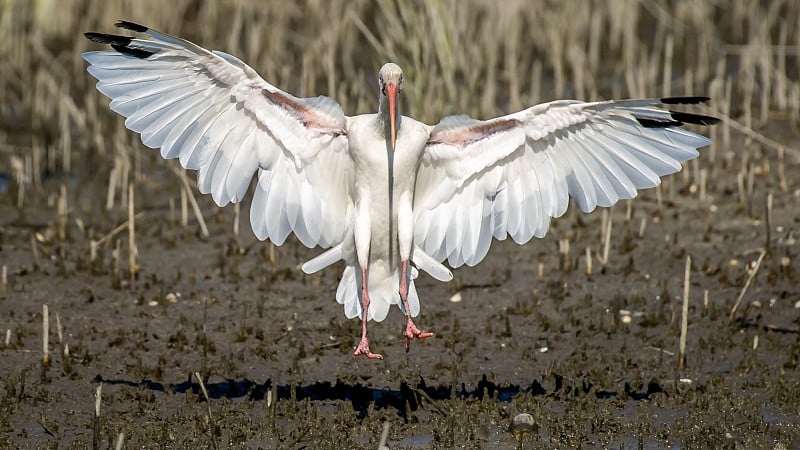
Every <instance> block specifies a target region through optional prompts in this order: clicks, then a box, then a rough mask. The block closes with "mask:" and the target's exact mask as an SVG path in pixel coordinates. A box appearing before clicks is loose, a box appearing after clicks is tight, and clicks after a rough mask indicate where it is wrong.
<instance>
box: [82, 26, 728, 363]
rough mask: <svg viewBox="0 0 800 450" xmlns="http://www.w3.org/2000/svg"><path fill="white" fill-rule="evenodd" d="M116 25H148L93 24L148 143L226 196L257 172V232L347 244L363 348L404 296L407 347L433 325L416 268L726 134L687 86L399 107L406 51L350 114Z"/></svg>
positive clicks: (628, 187) (433, 267)
mask: <svg viewBox="0 0 800 450" xmlns="http://www.w3.org/2000/svg"><path fill="white" fill-rule="evenodd" d="M116 25H117V26H118V27H120V28H124V29H128V30H132V31H135V32H139V33H145V34H147V35H149V39H140V38H133V37H126V36H117V35H110V34H103V33H86V37H87V38H89V39H90V40H92V41H95V42H99V43H103V44H110V45H111V47H112V48H113V49H114V50H115V51H96V52H88V53H84V54H83V58H84V59H85V60H86V61H88V62H89V64H90V65H89V67H88V71H89V73H90V74H91V75H93V76H94V77H95V78H97V79H98V83H97V89H98V90H99V91H100V92H102V93H103V94H105V95H106V96H108V97H110V98H111V103H110V107H111V109H112V110H114V111H116V112H117V113H119V114H121V115H123V116H125V117H127V120H126V121H125V126H127V127H128V128H129V129H131V130H133V131H135V132H137V133H141V139H142V142H143V143H144V144H145V145H147V146H148V147H151V148H160V149H161V155H162V156H163V157H164V158H179V159H180V163H181V165H182V166H183V167H185V168H187V169H194V170H199V174H198V186H199V189H200V191H201V192H203V193H210V194H211V195H212V197H213V199H214V201H215V202H216V203H217V204H218V205H220V206H224V205H226V204H228V203H230V202H238V201H240V200H242V199H243V198H244V196H245V194H246V192H247V190H248V187H249V185H250V182H251V179H252V177H253V175H254V174H255V173H256V172H257V173H258V183H257V186H256V189H255V194H254V198H253V201H252V205H251V209H250V221H251V225H252V228H253V231H254V233H255V235H256V236H257V237H258V238H259V239H262V240H263V239H270V240H271V241H272V242H273V243H275V244H276V245H281V244H283V243H284V241H285V240H286V237H287V236H288V235H289V233H294V234H295V236H296V237H297V239H299V240H300V242H302V243H303V244H304V245H306V246H307V247H309V248H314V247H322V248H327V249H328V250H327V251H325V252H324V253H322V254H321V255H319V256H317V257H316V258H314V259H312V260H310V261H308V262H306V263H305V264H304V265H303V266H302V269H303V271H304V272H306V273H314V272H317V271H319V270H321V269H323V268H325V267H328V266H330V265H332V264H334V263H337V262H339V261H344V263H345V269H344V273H343V275H342V278H341V281H340V283H339V287H338V289H337V292H336V300H337V301H338V302H339V303H341V304H343V305H344V310H345V314H346V315H347V317H348V318H353V317H360V318H361V321H362V333H361V341H360V342H359V344H358V346H357V347H356V349H355V354H356V355H366V356H367V357H369V358H382V356H381V355H379V354H376V353H372V351H370V348H369V341H368V339H367V321H369V320H375V321H378V322H380V321H382V320H383V319H384V318H385V317H386V314H387V312H388V310H389V308H390V306H391V305H393V304H394V305H398V307H400V309H401V310H402V311H403V313H404V314H405V315H406V317H407V323H406V328H405V332H404V333H403V335H404V336H405V337H406V339H407V340H406V350H408V345H409V342H410V340H412V339H413V338H425V337H429V336H432V333H426V332H421V331H420V330H419V329H418V328H417V327H416V326H415V324H414V322H413V320H412V317H416V316H417V314H418V313H419V310H420V306H419V298H418V296H417V292H416V289H415V288H414V279H415V278H417V275H418V271H417V269H420V270H422V271H424V272H427V273H428V274H429V275H431V276H432V277H434V278H436V279H438V280H441V281H449V280H450V279H452V274H451V272H450V270H449V269H448V268H447V267H445V266H444V265H442V262H443V261H444V260H447V262H448V263H449V265H450V266H451V267H453V268H455V267H459V266H461V265H463V264H467V265H470V266H471V265H475V264H477V263H479V262H480V261H481V260H482V259H483V258H484V256H486V253H487V252H488V250H489V245H490V244H491V241H492V238H495V239H498V240H503V239H506V238H507V237H509V236H510V237H511V238H512V239H514V241H516V242H517V243H520V244H522V243H525V242H527V241H528V240H530V239H531V238H532V237H533V236H536V237H542V236H544V235H545V233H546V232H547V229H548V227H549V224H550V218H551V217H553V218H555V217H559V216H561V215H562V214H564V212H565V211H566V209H567V205H568V203H569V197H572V198H573V199H574V200H575V201H576V202H577V204H578V206H579V207H580V208H581V209H582V210H583V211H586V212H588V211H592V210H593V209H594V208H595V207H597V206H611V205H613V204H614V203H616V202H617V201H619V200H620V199H628V198H633V197H635V196H636V192H637V190H638V189H643V188H649V187H654V186H656V185H658V184H659V182H660V178H659V177H660V176H662V175H666V174H670V173H674V172H678V171H679V170H680V169H681V164H680V163H681V161H685V160H688V159H691V158H694V157H696V156H697V155H698V152H697V149H698V148H700V147H703V146H706V145H708V144H710V143H711V141H710V140H709V139H707V138H705V137H703V136H700V135H697V134H694V133H691V132H688V131H686V130H684V129H682V128H681V125H683V124H684V123H693V124H701V125H710V124H713V123H715V122H716V121H717V120H716V119H715V118H713V117H708V116H702V115H697V114H690V113H681V112H673V111H670V110H669V109H668V107H669V105H671V104H693V103H699V102H703V101H705V100H707V99H706V98H703V97H681V98H662V99H646V100H625V101H601V102H591V103H586V102H581V101H575V100H558V101H553V102H549V103H543V104H540V105H536V106H533V107H531V108H528V109H525V110H523V111H520V112H517V113H514V114H510V115H506V116H502V117H498V118H495V119H491V120H486V121H479V120H474V119H471V118H469V117H467V116H450V117H445V118H444V119H442V120H441V122H439V123H438V124H437V125H436V126H430V125H426V124H424V123H421V122H419V121H416V120H414V119H413V118H411V117H406V116H402V115H400V112H399V105H400V101H399V98H400V95H399V94H400V92H401V91H402V89H403V72H402V70H401V69H400V67H399V66H398V65H396V64H394V63H387V64H385V65H384V66H383V67H382V68H381V69H380V72H379V76H378V84H379V86H380V102H379V106H378V113H377V114H364V115H359V116H352V117H349V116H345V114H344V112H343V111H342V108H341V107H340V106H339V104H337V103H336V102H335V101H334V100H332V99H331V98H328V97H322V96H321V97H315V98H298V97H294V96H292V95H291V94H288V93H286V92H284V91H282V90H280V89H278V88H276V87H275V86H273V85H271V84H269V83H268V82H266V81H264V80H263V79H262V78H261V77H260V76H259V75H258V74H257V73H256V72H255V70H253V69H252V68H250V67H249V66H248V65H246V64H245V63H243V62H242V61H240V60H239V59H237V58H235V57H233V56H231V55H228V54H226V53H223V52H220V51H208V50H206V49H204V48H201V47H199V46H197V45H195V44H193V43H191V42H188V41H185V40H183V39H179V38H176V37H172V36H169V35H166V34H163V33H159V32H157V31H155V30H151V29H149V28H147V27H145V26H142V25H138V24H135V23H131V22H125V21H120V22H117V24H116Z"/></svg>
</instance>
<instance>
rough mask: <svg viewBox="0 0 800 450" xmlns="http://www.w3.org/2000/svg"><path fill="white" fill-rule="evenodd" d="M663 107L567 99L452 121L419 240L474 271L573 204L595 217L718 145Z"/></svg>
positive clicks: (431, 151) (424, 199) (437, 144)
mask: <svg viewBox="0 0 800 450" xmlns="http://www.w3.org/2000/svg"><path fill="white" fill-rule="evenodd" d="M661 106H663V105H662V104H661V101H659V100H631V101H622V102H614V101H608V102H598V103H584V102H579V101H572V100H562V101H556V102H551V103H545V104H541V105H537V106H534V107H532V108H528V109H526V110H524V111H521V112H518V113H515V114H511V115H508V116H504V117H499V118H497V119H493V120H489V121H483V122H482V121H477V120H473V119H470V118H468V117H466V116H455V117H446V118H444V119H443V120H442V121H441V122H440V123H439V124H438V125H437V126H436V127H435V128H434V129H433V131H432V133H431V137H430V139H429V141H428V146H427V148H426V150H425V153H424V155H423V157H422V162H421V164H420V168H419V173H418V176H417V184H416V190H415V205H414V242H415V243H416V245H418V246H419V247H420V248H421V249H422V250H423V251H424V252H426V253H428V254H429V255H431V256H432V257H433V258H434V259H436V260H437V261H444V260H445V259H446V260H447V261H448V263H449V264H450V265H451V266H452V267H458V266H460V265H462V264H467V265H475V264H477V263H478V262H480V261H481V260H482V259H483V258H484V257H485V256H486V253H487V252H488V250H489V245H490V243H491V239H492V238H495V239H500V240H502V239H505V238H506V237H507V236H511V238H512V239H514V241H516V242H518V243H524V242H527V241H528V240H530V239H531V238H532V237H533V236H537V237H542V236H544V235H545V234H546V233H547V230H548V228H549V225H550V218H551V217H559V216H561V215H562V214H564V212H565V211H566V209H567V206H568V203H569V197H572V198H573V199H575V201H576V203H577V204H578V206H579V207H580V208H581V209H582V210H583V211H587V212H588V211H592V210H593V209H594V208H595V207H597V206H611V205H613V204H614V203H616V202H617V201H619V200H620V199H627V198H632V197H635V196H636V192H637V190H638V189H643V188H649V187H654V186H656V185H658V184H659V182H660V177H661V176H663V175H666V174H670V173H674V172H677V171H679V170H680V169H681V164H680V163H681V161H685V160H688V159H691V158H694V157H696V156H697V155H698V152H697V148H699V147H703V146H705V145H708V144H709V143H710V142H711V141H710V140H708V139H707V138H705V137H703V136H700V135H697V134H694V133H691V132H688V131H686V130H684V129H682V128H680V127H679V125H681V123H680V122H679V121H678V120H676V119H674V118H673V114H674V113H671V112H670V111H668V110H666V109H662V108H661ZM681 117H684V118H689V117H694V118H699V120H704V119H708V120H710V121H711V120H713V118H707V117H705V116H694V115H684V116H681ZM644 124H648V125H649V126H644Z"/></svg>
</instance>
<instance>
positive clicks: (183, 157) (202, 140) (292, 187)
mask: <svg viewBox="0 0 800 450" xmlns="http://www.w3.org/2000/svg"><path fill="white" fill-rule="evenodd" d="M116 25H117V26H118V27H121V28H125V29H128V30H132V31H136V32H139V33H145V34H147V35H149V37H150V39H138V38H132V37H125V36H116V35H109V34H102V33H86V37H87V38H89V39H90V40H92V41H95V42H99V43H104V44H110V45H111V47H112V48H113V49H114V50H115V51H99V52H88V53H84V54H83V58H84V59H85V60H86V61H88V62H89V64H90V65H89V68H88V71H89V73H90V74H92V75H93V76H94V77H95V78H97V80H98V83H97V89H98V90H99V91H100V92H102V93H103V94H105V95H106V96H108V97H110V98H111V104H110V106H111V109H113V110H114V111H116V112H117V113H119V114H121V115H123V116H125V117H127V120H126V121H125V126H126V127H128V128H129V129H131V130H133V131H135V132H137V133H141V138H142V142H143V143H144V144H145V145H147V146H148V147H151V148H160V149H161V155H162V156H163V157H164V158H179V159H180V163H181V165H182V166H183V167H185V168H187V169H194V170H199V174H198V186H199V187H200V191H201V192H203V193H210V194H211V195H212V197H213V198H214V201H215V202H216V203H217V204H218V205H220V206H224V205H226V204H228V203H229V202H238V201H240V200H242V198H243V197H244V196H245V194H246V193H247V189H248V187H249V185H250V181H251V180H252V178H253V174H254V173H255V172H256V171H258V173H259V177H258V185H257V188H256V192H255V196H254V199H253V204H252V207H251V210H250V221H251V224H252V227H253V231H254V232H255V234H256V236H258V238H259V239H270V240H272V241H273V242H274V243H276V244H278V245H280V244H282V243H283V242H284V240H285V239H286V237H287V236H288V234H289V233H290V232H294V233H295V234H296V235H297V237H298V239H299V240H300V241H301V242H302V243H303V244H305V245H306V246H308V247H314V246H317V245H319V246H321V247H330V246H332V245H335V244H336V243H338V242H339V241H341V239H342V237H343V235H344V231H345V223H346V214H347V212H348V211H349V210H350V209H351V205H352V195H351V187H352V186H353V173H354V170H353V163H352V160H351V159H350V156H349V154H348V151H347V136H346V134H347V129H346V127H347V122H346V118H345V115H344V113H343V111H342V108H341V107H340V106H339V105H338V104H337V103H336V102H335V101H333V100H332V99H330V98H328V97H316V98H297V97H294V96H292V95H290V94H287V93H286V92H283V91H281V90H280V89H278V88H276V87H275V86H272V85H271V84H269V83H267V82H266V81H264V80H263V79H262V78H261V77H260V76H259V75H258V74H257V73H256V72H255V70H253V69H252V68H250V67H249V66H248V65H246V64H245V63H243V62H242V61H240V60H239V59H237V58H235V57H233V56H231V55H228V54H226V53H223V52H219V51H208V50H206V49H204V48H201V47H198V46H197V45H195V44H192V43H191V42H188V41H185V40H183V39H178V38H175V37H172V36H169V35H166V34H163V33H159V32H157V31H154V30H151V29H149V28H147V27H144V26H142V25H137V24H134V23H131V22H122V21H121V22H117V24H116ZM331 174H334V175H333V176H332V175H331Z"/></svg>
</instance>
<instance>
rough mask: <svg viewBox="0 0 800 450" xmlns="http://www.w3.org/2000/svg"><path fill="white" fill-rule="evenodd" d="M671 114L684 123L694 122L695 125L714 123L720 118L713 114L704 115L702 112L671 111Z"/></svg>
mask: <svg viewBox="0 0 800 450" xmlns="http://www.w3.org/2000/svg"><path fill="white" fill-rule="evenodd" d="M670 115H671V116H672V118H673V119H675V120H677V121H678V122H681V123H682V124H683V123H692V124H695V125H705V126H708V125H714V124H716V123H718V122H719V119H718V118H716V117H711V116H704V115H702V114H692V113H685V112H680V111H670Z"/></svg>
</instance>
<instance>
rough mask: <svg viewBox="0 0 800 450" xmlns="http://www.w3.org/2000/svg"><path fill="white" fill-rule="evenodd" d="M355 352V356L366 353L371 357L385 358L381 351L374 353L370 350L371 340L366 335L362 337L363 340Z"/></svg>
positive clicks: (365, 354)
mask: <svg viewBox="0 0 800 450" xmlns="http://www.w3.org/2000/svg"><path fill="white" fill-rule="evenodd" d="M353 354H354V355H355V356H358V355H364V356H366V357H367V358H369V359H383V355H381V354H379V353H372V352H371V351H370V350H369V341H368V340H367V338H366V337H365V338H363V339H361V342H359V343H358V347H356V351H355V353H353Z"/></svg>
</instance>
